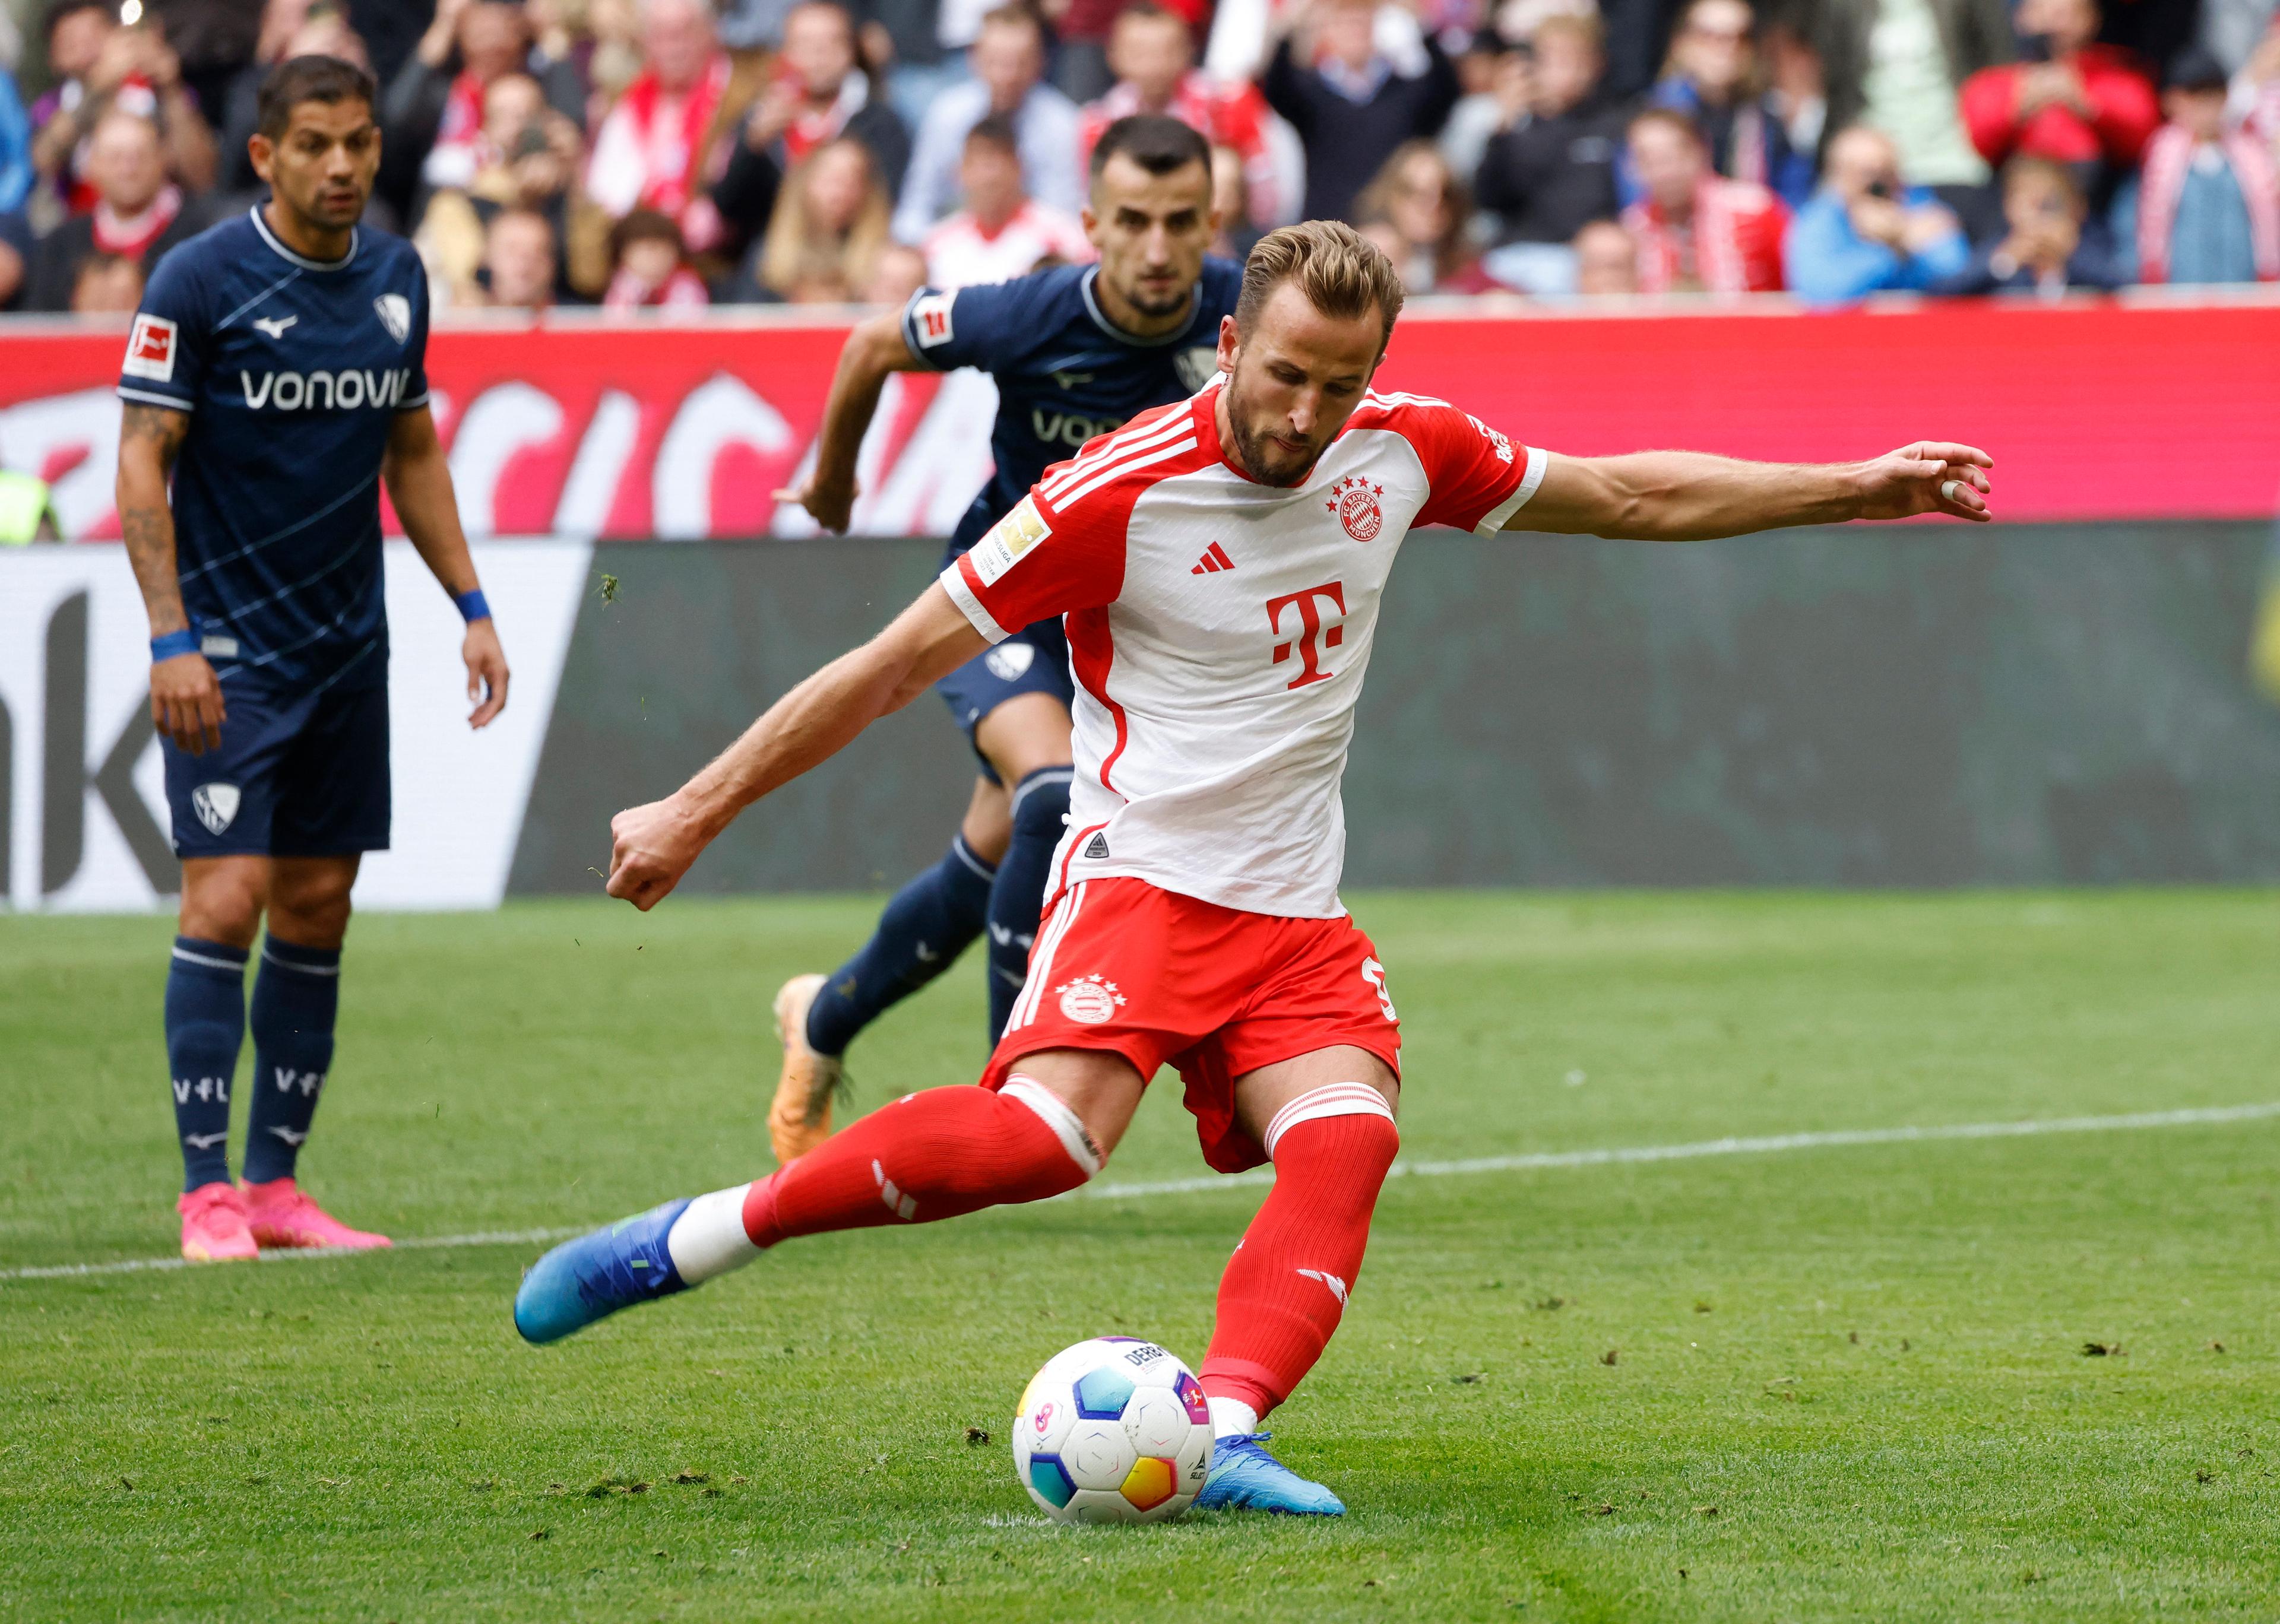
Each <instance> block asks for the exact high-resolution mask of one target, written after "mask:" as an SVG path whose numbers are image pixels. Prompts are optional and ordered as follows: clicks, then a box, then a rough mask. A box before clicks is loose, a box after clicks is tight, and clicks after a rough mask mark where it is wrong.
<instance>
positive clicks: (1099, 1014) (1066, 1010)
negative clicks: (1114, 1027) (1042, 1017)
mask: <svg viewBox="0 0 2280 1624" xmlns="http://www.w3.org/2000/svg"><path fill="white" fill-rule="evenodd" d="M1053 990H1054V991H1055V992H1057V993H1059V995H1060V1000H1061V1015H1062V1017H1063V1018H1064V1019H1065V1020H1074V1021H1075V1022H1076V1023H1077V1024H1078V1025H1080V1026H1087V1027H1097V1026H1098V1025H1100V1024H1101V1023H1102V1022H1103V1021H1105V1020H1113V1019H1114V1017H1115V1014H1116V1011H1117V1008H1118V1006H1119V1005H1120V1004H1122V1003H1123V1002H1124V995H1123V994H1122V993H1121V992H1119V991H1117V989H1116V983H1115V982H1114V981H1109V980H1107V979H1106V978H1105V977H1103V976H1098V975H1086V976H1080V977H1079V978H1077V979H1076V980H1075V981H1063V982H1062V983H1061V984H1060V985H1059V986H1058V987H1056V988H1054V989H1053Z"/></svg>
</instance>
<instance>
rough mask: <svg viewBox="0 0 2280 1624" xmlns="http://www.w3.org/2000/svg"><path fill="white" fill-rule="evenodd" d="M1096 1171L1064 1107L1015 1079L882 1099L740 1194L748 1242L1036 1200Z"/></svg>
mask: <svg viewBox="0 0 2280 1624" xmlns="http://www.w3.org/2000/svg"><path fill="white" fill-rule="evenodd" d="M1099 1170H1100V1157H1099V1154H1098V1152H1097V1151H1094V1150H1093V1148H1092V1145H1091V1143H1090V1141H1089V1140H1088V1139H1087V1138H1086V1137H1085V1133H1084V1126H1083V1124H1082V1123H1081V1122H1080V1121H1079V1120H1077V1116H1076V1113H1075V1112H1073V1111H1071V1110H1070V1109H1069V1108H1068V1107H1067V1105H1065V1104H1062V1103H1061V1102H1060V1101H1059V1099H1057V1098H1055V1097H1053V1096H1052V1095H1051V1093H1049V1092H1047V1091H1046V1090H1045V1089H1044V1087H1043V1086H1041V1085H1040V1084H1038V1083H1036V1082H1035V1081H1031V1080H1030V1079H1028V1078H1027V1077H1020V1076H1016V1077H1013V1078H1010V1079H1008V1080H1007V1081H1006V1083H1005V1088H1004V1089H1002V1090H1001V1091H997V1092H994V1093H993V1092H992V1091H991V1090H990V1089H981V1088H975V1087H973V1086H971V1085H967V1086H964V1087H959V1088H951V1089H927V1090H926V1091H925V1092H924V1093H922V1094H913V1095H911V1096H910V1097H907V1098H905V1099H898V1100H897V1101H896V1102H895V1103H894V1104H891V1105H885V1106H882V1107H881V1108H880V1109H879V1110H877V1111H874V1112H872V1113H871V1114H870V1115H869V1116H867V1117H865V1118H864V1119H863V1120H861V1121H859V1122H856V1123H854V1124H852V1125H851V1126H850V1127H849V1128H846V1129H844V1130H843V1131H842V1132H840V1133H837V1134H834V1135H832V1136H831V1137H830V1138H828V1139H827V1140H825V1141H824V1142H823V1143H821V1144H820V1145H818V1146H817V1147H816V1148H815V1149H814V1150H813V1151H809V1152H808V1153H807V1154H806V1155H805V1156H803V1157H801V1158H799V1159H798V1160H797V1161H796V1162H793V1163H792V1164H791V1165H790V1166H786V1167H781V1168H779V1169H777V1171H776V1172H775V1173H774V1174H773V1175H771V1176H770V1177H768V1178H765V1179H761V1180H759V1181H757V1182H755V1183H754V1184H753V1186H752V1188H751V1191H750V1192H749V1193H748V1194H747V1195H746V1196H745V1197H744V1233H745V1234H746V1235H749V1236H750V1237H751V1242H752V1244H753V1245H755V1246H773V1245H774V1244H775V1243H777V1242H778V1241H781V1240H784V1239H787V1238H788V1237H790V1236H792V1235H822V1234H826V1233H828V1232H829V1231H831V1230H834V1229H867V1228H871V1227H872V1226H874V1225H875V1224H893V1223H907V1224H928V1223H933V1222H934V1221H935V1220H937V1219H944V1218H956V1217H958V1216H959V1214H960V1213H963V1212H978V1211H979V1210H980V1209H982V1208H983V1207H989V1206H1003V1205H1008V1204H1010V1203H1013V1202H1021V1201H1042V1200H1043V1199H1044V1197H1047V1196H1058V1195H1059V1194H1060V1193H1061V1192H1062V1191H1064V1190H1070V1189H1075V1188H1076V1187H1077V1186H1078V1185H1080V1184H1082V1183H1083V1182H1084V1181H1086V1180H1087V1179H1089V1178H1090V1177H1091V1176H1092V1175H1093V1174H1095V1173H1097V1172H1098V1171H1099Z"/></svg>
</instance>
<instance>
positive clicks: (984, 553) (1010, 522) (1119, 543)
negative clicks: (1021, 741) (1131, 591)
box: [942, 484, 1132, 643]
mask: <svg viewBox="0 0 2280 1624" xmlns="http://www.w3.org/2000/svg"><path fill="white" fill-rule="evenodd" d="M1043 493H1044V486H1043V485H1042V484H1041V485H1039V486H1038V488H1037V489H1034V490H1032V491H1030V493H1029V494H1028V496H1024V497H1022V498H1021V500H1020V501H1019V502H1017V503H1015V504H1013V512H1009V513H1007V514H1006V515H1005V518H1003V519H1001V520H998V521H997V523H996V524H994V525H992V526H991V527H990V530H989V532H988V534H986V535H983V536H982V539H981V540H980V541H978V542H976V543H974V545H973V547H972V548H971V549H970V550H967V551H966V552H962V553H960V554H959V556H958V557H957V558H953V559H951V562H950V567H949V568H947V569H945V570H944V571H943V573H942V587H943V590H944V591H945V592H947V593H949V594H950V601H951V602H952V603H953V604H957V605H958V606H959V609H960V610H962V611H963V612H965V615H966V618H967V620H970V621H972V622H973V623H974V630H975V631H977V632H980V633H981V634H982V635H983V636H984V637H987V638H988V639H989V640H990V642H992V643H1003V642H1004V641H1005V639H1006V638H1008V637H1010V636H1012V635H1013V634H1014V633H1015V632H1018V631H1020V630H1021V628H1022V627H1025V626H1030V625H1034V624H1035V623H1036V622H1037V621H1039V620H1057V619H1059V617H1060V616H1062V615H1065V614H1067V613H1068V612H1071V611H1072V610H1077V609H1095V608H1098V607H1099V606H1100V605H1102V604H1107V603H1111V602H1113V600H1114V599H1115V596H1116V595H1117V594H1118V593H1119V592H1120V591H1121V590H1123V588H1124V520H1125V518H1126V516H1128V514H1129V513H1130V512H1131V511H1132V504H1131V503H1130V502H1129V501H1125V502H1121V503H1111V502H1096V503H1088V504H1082V506H1081V507H1080V508H1077V509H1075V510H1073V511H1071V512H1060V511H1059V510H1057V509H1055V508H1054V507H1053V505H1052V504H1051V502H1050V501H1049V500H1048V499H1047V498H1046V497H1045V496H1044V494H1043Z"/></svg>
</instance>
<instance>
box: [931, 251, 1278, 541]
mask: <svg viewBox="0 0 2280 1624" xmlns="http://www.w3.org/2000/svg"><path fill="white" fill-rule="evenodd" d="M1098 274H1099V271H1098V267H1097V266H1056V267H1054V268H1053V269H1051V270H1047V271H1036V272H1033V273H1030V274H1029V275H1028V276H1017V277H1015V278H1014V279H1013V281H1005V282H990V283H985V284H982V285H980V286H977V287H972V288H960V289H957V290H955V291H954V292H950V293H944V292H942V291H939V290H938V289H932V288H926V289H920V291H919V292H918V293H916V294H915V295H913V296H912V298H911V302H910V303H909V304H906V305H905V306H904V307H903V341H904V343H907V344H908V345H909V346H910V349H911V353H912V355H913V356H915V357H916V358H918V359H919V360H920V361H922V362H924V363H925V364H926V365H927V366H931V367H934V368H936V370H938V371H942V372H950V371H952V370H954V369H956V368H958V367H960V366H971V367H974V369H976V370H977V371H980V372H985V373H989V374H990V376H991V377H993V378H995V379H996V380H997V427H996V428H995V429H994V430H993V431H992V433H991V435H990V450H991V452H992V454H993V455H994V456H995V457H996V458H997V472H996V473H993V474H992V475H991V476H990V482H989V483H988V484H987V485H985V486H983V487H982V492H981V494H980V495H979V496H976V497H975V498H974V505H973V507H972V508H970V509H968V510H967V514H966V517H965V519H964V520H961V521H960V522H959V527H958V535H957V536H956V537H955V538H954V542H953V548H952V550H963V549H964V548H966V547H970V546H972V545H973V544H974V542H976V541H978V540H980V539H981V536H982V532H984V531H986V530H987V529H989V527H990V526H991V525H993V524H995V523H997V520H999V519H1001V518H1003V517H1004V516H1005V512H1007V510H1009V509H1010V508H1012V507H1013V504H1015V503H1016V502H1019V501H1020V500H1021V498H1022V496H1025V495H1027V494H1028V489H1029V487H1030V486H1032V485H1034V484H1036V482H1037V481H1038V479H1039V478H1040V477H1042V476H1043V475H1044V472H1045V470H1046V469H1047V468H1049V467H1051V466H1052V465H1053V464H1055V463H1057V462H1060V461H1062V460H1063V459H1065V458H1070V457H1074V456H1075V455H1076V453H1077V448H1078V447H1080V446H1082V444H1083V443H1085V442H1086V441H1088V440H1090V439H1091V438H1093V437H1094V436H1095V435H1105V434H1106V433H1108V432H1109V431H1110V430H1111V429H1113V428H1119V427H1122V426H1123V425H1124V423H1125V422H1126V421H1127V420H1128V419H1130V418H1133V417H1135V416H1136V415H1138V414H1139V413H1140V412H1145V411H1146V410H1147V409H1148V408H1149V407H1151V406H1162V405H1167V404H1170V403H1171V402H1173V401H1175V400H1180V399H1183V398H1185V397H1186V396H1190V395H1192V394H1194V393H1195V392H1196V391H1197V390H1198V389H1201V388H1203V386H1204V385H1205V384H1206V383H1208V382H1210V381H1211V380H1212V377H1213V374H1214V373H1216V372H1217V371H1218V370H1219V362H1218V358H1217V351H1218V347H1219V324H1220V318H1221V317H1222V316H1231V315H1233V314H1234V313H1235V296H1236V290H1237V289H1240V288H1241V287H1242V285H1243V267H1242V266H1238V265H1236V264H1235V263H1233V262H1232V261H1230V260H1226V259H1205V261H1204V273H1203V275H1202V277H1201V278H1200V279H1199V283H1198V297H1197V299H1196V308H1195V313H1194V314H1193V315H1192V316H1191V317H1190V319H1189V321H1188V325H1187V326H1186V327H1182V328H1181V329H1180V330H1179V331H1178V332H1176V333H1172V334H1167V335H1165V336H1163V337H1161V338H1135V337H1133V336H1131V335H1129V334H1128V333H1124V332H1121V331H1119V330H1118V329H1117V327H1115V326H1114V325H1113V323H1111V322H1110V320H1109V319H1108V317H1107V315H1106V314H1105V312H1103V311H1102V310H1101V308H1100V305H1099V304H1098V302H1097V301H1096V300H1095V299H1094V297H1093V287H1092V284H1093V279H1094V278H1095V277H1096V276H1098Z"/></svg>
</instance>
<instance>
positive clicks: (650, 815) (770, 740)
mask: <svg viewBox="0 0 2280 1624" xmlns="http://www.w3.org/2000/svg"><path fill="white" fill-rule="evenodd" d="M989 646H990V644H989V643H988V642H987V641H986V640H985V639H984V638H983V637H982V634H981V633H979V632H977V631H975V630H974V625H973V622H972V621H970V620H967V618H966V612H965V611H963V610H961V609H959V607H958V605H957V604H953V603H952V602H951V599H950V594H949V593H947V592H945V591H944V590H943V589H942V583H941V582H939V581H936V583H935V584H934V585H933V586H930V587H928V589H926V591H925V592H924V593H922V594H920V597H919V600H918V602H916V603H914V604H912V605H911V606H910V607H909V608H908V609H905V610H904V611H903V612H902V613H901V614H899V615H897V616H896V617H895V620H894V622H893V624H892V625H890V626H889V627H887V629H886V630H885V631H883V632H881V633H880V634H879V635H877V636H876V637H874V638H872V639H871V641H870V642H868V643H865V644H864V645H863V646H862V647H861V648H859V649H855V650H851V651H850V652H848V653H845V654H843V655H841V656H840V657H839V658H837V659H836V660H833V661H832V662H831V663H830V664H829V665H828V666H824V667H823V669H822V670H820V671H819V672H817V673H815V674H814V675H813V676H811V677H809V678H808V679H807V680H806V681H804V682H802V683H801V684H800V685H799V686H798V687H797V688H795V689H792V690H791V692H790V693H788V694H786V695H785V696H784V697H782V698H781V699H779V700H777V701H776V702H775V704H772V705H770V706H769V707H768V710H767V713H766V715H765V716H762V717H761V718H760V720H758V721H756V722H754V723H753V724H752V725H751V727H747V728H746V729H745V730H744V735H743V737H742V738H740V739H738V740H737V741H736V743H734V744H731V745H730V746H728V749H727V750H722V751H721V752H720V754H719V755H718V756H716V757H714V758H712V764H711V765H710V766H706V767H705V769H704V770H703V771H702V772H700V773H698V774H697V776H696V777H694V778H692V779H690V780H689V781H688V782H687V783H685V784H683V785H682V787H681V788H680V789H677V790H675V791H674V793H673V794H671V795H669V796H667V797H666V798H665V799H664V800H662V801H652V802H651V803H650V804H648V805H646V806H635V807H631V808H629V809H628V810H627V811H625V812H620V813H619V814H618V815H617V816H616V817H614V818H612V819H611V820H610V835H611V847H610V879H609V884H608V887H607V888H606V889H608V891H609V893H610V895H611V896H612V897H623V898H624V899H625V900H626V901H628V902H629V903H631V904H633V905H634V906H635V907H636V908H639V909H641V910H642V911H643V912H648V911H649V910H650V909H651V908H653V907H655V906H656V905H657V904H659V902H661V901H663V900H664V898H665V896H666V892H668V891H670V890H672V889H673V888H674V886H676V885H678V884H680V883H681V876H682V875H683V874H687V873H688V872H689V865H690V864H691V863H694V862H695V861H696V860H697V854H698V853H700V852H701V851H703V850H705V847H706V846H708V845H710V844H712V841H713V840H714V838H715V837H717V836H718V835H720V832H721V831H722V830H723V829H725V828H727V827H728V825H729V824H730V823H732V822H734V821H735V820H736V814H737V813H738V812H742V811H743V810H744V808H746V807H747V806H750V805H751V804H752V803H753V802H754V801H757V800H759V798H760V797H762V796H764V795H766V794H768V793H769V792H770V791H771V790H774V789H779V788H781V787H782V786H783V785H785V784H788V783H790V781H792V780H793V779H795V778H797V777H798V776H799V775H800V774H803V773H805V772H807V771H808V770H810V769H811V768H813V767H816V766H820V765H821V764H822V763H824V762H826V761H828V760H829V759H830V758H832V757H834V756H836V755H837V754H838V753H839V752H840V751H841V750H844V749H845V748H846V747H847V745H848V744H849V743H851V742H852V741H853V740H854V737H855V735H857V734H859V733H860V732H862V731H863V729H864V728H866V727H869V726H870V725H871V724H872V723H873V722H874V721H876V720H879V718H881V717H882V716H885V715H887V714H888V713H889V712H894V711H899V710H901V709H902V708H903V707H904V706H905V705H906V704H909V703H910V702H911V701H912V700H913V699H915V698H916V697H918V696H919V695H920V694H922V693H924V692H925V691H926V690H927V689H928V686H929V685H931V684H932V683H933V682H934V681H936V679H937V678H939V677H943V676H947V675H948V674H949V673H951V672H952V671H955V670H957V669H958V667H959V666H962V665H964V664H965V663H966V662H967V660H970V659H972V658H974V656H975V655H977V654H979V653H981V652H982V650H984V649H987V648H988V647H989Z"/></svg>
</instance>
